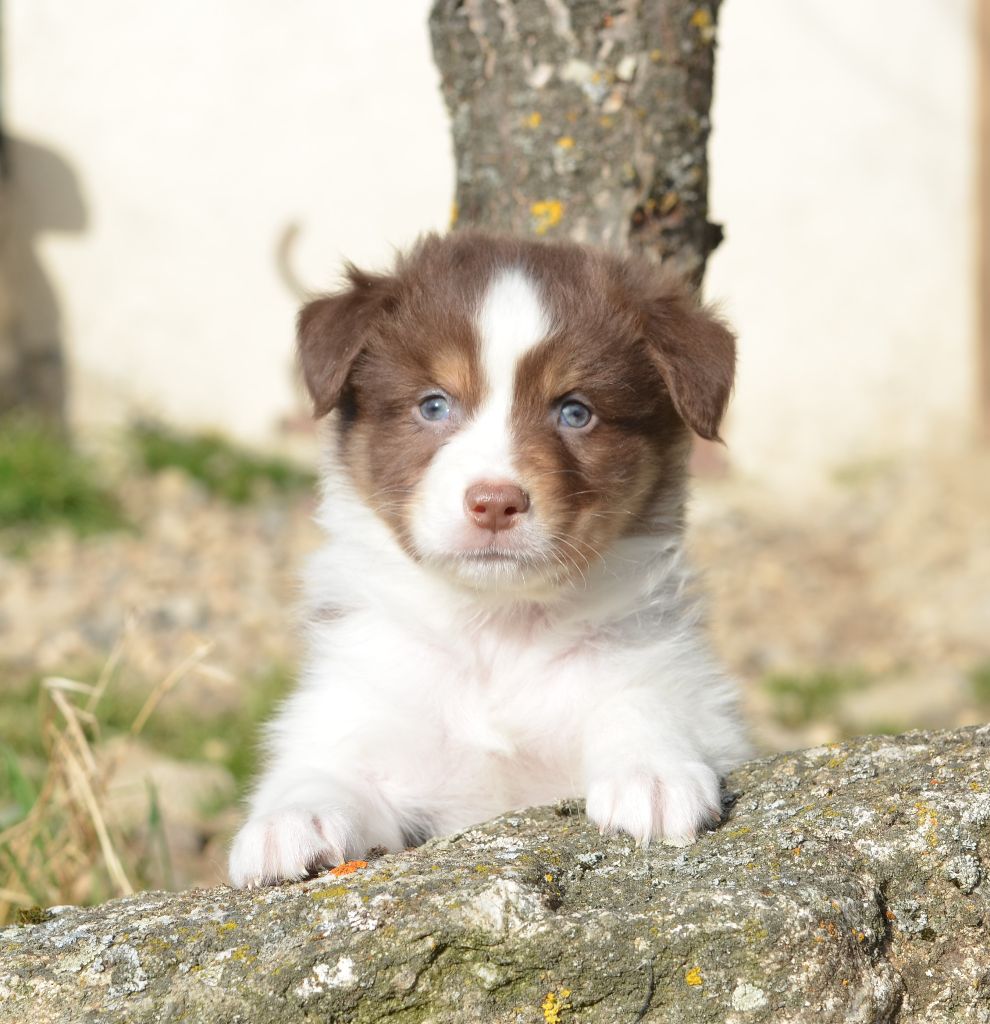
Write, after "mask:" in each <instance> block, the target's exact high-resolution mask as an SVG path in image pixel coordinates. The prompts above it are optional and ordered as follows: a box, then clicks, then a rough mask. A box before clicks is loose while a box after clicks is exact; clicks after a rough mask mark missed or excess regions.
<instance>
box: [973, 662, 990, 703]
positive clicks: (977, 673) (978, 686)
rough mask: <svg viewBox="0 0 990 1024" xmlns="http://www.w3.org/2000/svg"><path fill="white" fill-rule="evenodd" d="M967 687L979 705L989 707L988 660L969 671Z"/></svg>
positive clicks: (989, 674)
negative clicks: (968, 686)
mask: <svg viewBox="0 0 990 1024" xmlns="http://www.w3.org/2000/svg"><path fill="white" fill-rule="evenodd" d="M969 685H970V689H971V690H972V692H973V696H974V697H975V698H976V699H977V701H979V703H980V704H981V705H984V706H990V660H988V661H983V662H981V663H980V664H979V665H976V666H975V667H974V668H973V669H971V670H970V673H969Z"/></svg>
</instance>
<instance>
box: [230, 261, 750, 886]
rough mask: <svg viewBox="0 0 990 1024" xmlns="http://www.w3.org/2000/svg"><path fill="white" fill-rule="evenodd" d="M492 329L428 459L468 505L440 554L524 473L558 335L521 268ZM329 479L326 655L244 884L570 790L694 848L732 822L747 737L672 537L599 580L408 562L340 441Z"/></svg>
mask: <svg viewBox="0 0 990 1024" xmlns="http://www.w3.org/2000/svg"><path fill="white" fill-rule="evenodd" d="M480 324H481V327H482V334H483V338H484V340H485V345H484V363H485V368H486V374H487V376H488V385H489V397H488V401H487V404H486V407H485V408H484V409H483V410H482V411H481V413H480V414H479V415H478V417H477V418H476V420H475V421H474V423H473V424H471V425H470V426H468V427H466V428H465V429H463V430H462V432H461V433H459V434H458V435H457V436H455V437H454V438H453V439H452V440H451V441H450V442H449V443H448V444H447V445H445V446H444V447H443V448H442V449H441V452H440V454H439V455H438V456H437V458H436V459H435V460H434V464H433V466H432V467H431V468H430V470H429V471H428V473H427V474H426V478H425V480H424V487H423V489H422V490H421V492H420V500H421V502H422V503H424V506H423V508H422V509H421V511H422V512H424V513H425V512H426V511H427V509H426V505H425V503H426V502H427V501H429V500H431V495H435V494H437V492H438V491H442V492H443V494H442V495H441V499H442V501H446V502H448V505H449V503H450V502H451V501H452V500H453V499H452V498H451V495H455V496H456V498H457V504H456V515H455V514H454V513H453V512H451V513H450V517H449V518H448V520H446V525H445V526H444V525H441V526H439V527H437V529H436V532H435V533H430V532H429V531H428V530H426V529H425V527H423V526H422V524H420V528H419V532H418V533H417V536H416V543H417V545H419V546H420V547H421V549H423V550H424V551H426V552H430V551H433V550H435V549H437V548H441V547H443V545H449V544H450V543H451V540H450V538H451V536H452V535H453V534H456V532H457V530H458V529H460V527H461V519H462V518H464V512H463V509H462V505H461V503H462V500H463V498H462V495H463V491H464V487H465V486H466V485H467V484H469V483H471V482H472V480H475V479H479V478H481V477H483V476H485V475H486V474H490V473H503V472H504V473H505V474H506V475H507V478H508V479H513V477H512V475H511V474H512V473H513V472H514V467H513V466H512V461H511V452H509V450H508V448H507V446H506V438H507V436H508V430H507V428H508V415H509V409H510V405H511V388H512V377H513V374H514V371H515V366H516V365H517V363H518V360H519V357H520V355H521V354H522V353H524V352H525V351H527V350H528V348H529V347H531V346H532V345H534V344H536V343H538V342H539V340H540V339H541V338H542V337H543V336H545V334H546V333H547V330H548V322H547V316H546V313H545V312H544V310H543V309H542V307H541V305H540V302H539V298H538V296H537V295H536V292H535V289H534V288H533V286H532V285H531V284H530V283H529V282H527V281H526V279H525V278H523V277H522V275H520V274H514V273H510V274H505V275H503V276H502V277H501V278H499V279H498V280H497V281H496V284H495V286H494V287H493V288H492V289H491V290H490V292H489V294H488V296H487V299H486V301H485V303H484V305H483V307H482V310H481V313H480ZM331 450H333V446H331ZM472 474H477V475H475V476H472ZM523 483H524V482H523ZM325 485H326V491H325V498H324V501H323V504H322V506H321V511H320V513H319V519H320V522H321V524H322V525H323V526H324V527H325V529H326V530H327V532H328V534H329V540H328V541H327V543H326V545H325V546H324V548H323V549H322V550H321V551H319V552H318V553H317V554H316V555H315V556H314V557H313V559H312V562H311V564H310V566H309V572H308V577H307V581H308V588H307V591H308V593H307V600H308V604H309V606H310V618H311V622H312V625H311V632H310V637H309V656H308V659H307V662H306V666H305V669H304V672H303V674H302V679H301V681H300V686H299V688H298V690H297V691H296V693H295V694H294V695H293V696H292V697H291V698H290V699H289V700H288V701H287V703H286V704H285V706H284V707H283V708H282V710H281V712H280V714H279V715H278V717H277V719H276V720H275V722H274V723H273V725H272V727H271V730H270V733H269V748H270V763H269V765H268V768H267V770H266V773H265V775H264V777H263V778H262V780H261V783H260V785H259V786H258V788H257V790H256V791H255V793H254V795H253V797H252V799H251V805H250V815H249V818H248V821H247V823H246V824H245V826H244V827H243V829H242V830H241V832H240V833H239V835H238V836H237V838H236V840H235V842H234V846H233V849H232V851H231V857H230V875H231V879H232V881H233V882H234V884H235V885H241V886H243V885H253V884H260V883H273V882H280V881H283V880H286V879H294V878H301V877H303V876H304V875H305V874H306V873H307V872H308V871H310V870H311V869H313V868H318V867H320V866H325V865H327V864H331V863H335V862H339V861H340V860H342V859H345V858H354V857H360V856H361V855H362V854H364V853H365V852H366V851H367V850H368V849H369V848H371V847H374V846H385V847H387V848H388V849H393V850H394V849H397V848H401V847H402V845H403V844H404V843H406V842H407V841H409V840H410V839H413V838H422V837H424V836H426V835H434V834H443V833H446V832H450V831H453V830H456V829H459V828H463V827H466V826H469V825H471V824H474V823H477V822H480V821H483V820H485V819H486V818H488V817H491V816H493V815H495V814H498V813H501V812H504V811H507V810H510V809H514V808H522V807H526V806H529V805H533V804H542V803H547V802H550V801H554V800H557V799H560V798H562V797H570V796H575V795H586V796H587V798H588V804H587V809H588V815H589V817H590V818H591V819H592V820H593V821H595V822H596V823H597V824H598V825H599V826H600V827H601V828H602V830H603V831H605V830H622V831H625V832H628V833H629V834H630V835H632V836H633V837H634V838H635V839H636V840H637V841H639V842H642V843H647V842H649V841H651V840H656V839H666V840H669V841H673V842H685V841H690V839H691V838H693V837H694V835H695V834H696V833H697V831H698V829H699V828H700V827H701V826H702V825H703V824H704V823H705V822H706V821H707V820H710V819H712V818H714V817H716V816H717V813H718V808H719V783H718V776H719V774H720V773H723V772H725V771H726V770H728V769H729V768H731V767H732V766H733V765H735V764H736V763H738V762H739V761H740V760H741V759H742V757H744V756H745V753H746V743H745V740H744V738H743V734H742V730H741V728H740V726H739V724H738V721H737V719H736V714H735V703H734V693H733V688H732V686H731V685H730V683H729V681H728V680H727V678H726V677H725V675H724V674H723V672H722V671H721V669H720V668H719V666H718V665H717V663H716V662H715V660H714V659H713V658H712V656H711V654H710V652H709V650H708V647H707V645H706V643H705V641H704V639H703V635H702V631H701V629H700V622H699V606H698V602H697V600H696V597H695V596H694V594H693V589H692V585H691V574H690V572H689V570H688V568H687V567H686V565H685V562H684V558H683V554H682V550H681V545H680V540H679V538H678V537H677V536H676V535H675V534H670V535H668V536H661V537H657V536H650V537H646V538H634V539H628V540H623V541H621V542H619V543H618V544H617V545H615V546H614V547H613V548H612V549H611V550H610V551H609V552H607V553H606V557H605V558H604V559H602V560H601V561H599V562H598V563H596V564H593V565H592V566H591V568H590V569H589V571H588V573H587V574H586V578H585V580H584V583H583V584H581V583H579V584H577V585H574V586H567V587H564V588H559V587H558V588H553V587H551V588H549V589H547V590H546V591H542V592H541V591H529V592H527V593H526V595H525V596H520V595H519V594H517V593H515V592H513V590H512V589H511V588H509V589H507V590H506V589H503V590H499V589H495V588H487V589H478V588H472V587H471V586H465V585H463V582H459V581H458V580H456V579H453V578H451V576H450V574H449V573H448V574H444V573H443V572H437V571H436V570H435V568H431V566H430V564H429V562H428V561H427V563H425V564H420V563H418V562H417V561H415V560H413V559H412V558H410V557H409V556H408V555H407V554H406V553H405V552H404V551H403V550H402V548H401V547H400V545H399V543H398V542H397V540H396V539H395V537H394V536H393V534H392V533H391V532H390V530H389V529H388V528H387V527H386V526H385V524H384V523H383V522H382V521H381V520H380V519H379V518H378V517H377V516H376V515H375V513H373V512H372V511H371V510H370V509H369V508H368V507H367V506H366V505H365V504H364V503H363V502H362V501H361V500H360V499H359V498H358V496H357V495H356V494H355V492H354V490H353V488H352V486H351V484H350V482H349V479H348V477H347V475H346V473H345V472H344V471H343V470H342V469H341V468H340V466H339V465H338V464H337V463H336V462H335V461H334V459H333V456H331V462H330V464H329V465H328V467H327V471H326V477H325ZM458 489H459V490H458ZM441 507H443V506H437V508H441ZM437 508H431V509H430V511H433V512H436V511H437ZM448 512H450V508H449V507H448ZM438 514H439V513H438ZM445 531H446V532H445ZM510 532H515V528H514V530H513V531H510ZM533 542H534V543H535V541H533ZM431 545H432V546H433V547H431Z"/></svg>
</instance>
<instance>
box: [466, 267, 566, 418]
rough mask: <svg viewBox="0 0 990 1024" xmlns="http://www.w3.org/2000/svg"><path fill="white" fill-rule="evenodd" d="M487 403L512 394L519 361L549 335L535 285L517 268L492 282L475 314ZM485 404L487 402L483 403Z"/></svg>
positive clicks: (547, 324) (544, 312)
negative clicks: (498, 396) (487, 389)
mask: <svg viewBox="0 0 990 1024" xmlns="http://www.w3.org/2000/svg"><path fill="white" fill-rule="evenodd" d="M478 331H479V333H480V335H481V358H482V365H483V366H484V370H485V377H486V378H487V384H488V388H489V396H488V399H489V402H491V401H492V400H493V399H494V398H495V397H496V395H498V394H499V393H500V392H501V393H503V394H504V393H505V392H508V394H509V396H510V398H511V394H512V383H513V380H514V378H515V371H516V366H517V364H518V363H519V360H520V359H521V358H522V356H524V355H525V354H526V353H527V352H528V351H529V350H530V349H531V348H533V347H534V346H536V345H538V344H539V343H540V342H541V341H543V339H544V338H546V336H547V335H548V334H549V333H550V316H549V313H548V311H547V309H546V307H545V306H544V304H543V301H542V297H541V295H540V293H539V291H538V289H537V287H536V284H535V282H534V281H533V280H532V279H531V278H529V277H528V276H527V275H526V273H525V272H524V271H522V270H520V269H519V268H518V267H513V268H511V269H509V270H503V271H501V273H499V274H498V275H497V276H496V277H494V278H493V279H492V283H491V284H490V285H489V287H488V291H487V292H486V293H485V296H484V299H483V301H482V305H481V310H480V312H479V315H478ZM486 404H487V403H486Z"/></svg>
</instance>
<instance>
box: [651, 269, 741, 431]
mask: <svg viewBox="0 0 990 1024" xmlns="http://www.w3.org/2000/svg"><path fill="white" fill-rule="evenodd" d="M646 324H647V326H646V343H647V348H648V350H649V353H650V357H651V358H652V360H653V363H654V365H655V366H656V368H657V369H658V370H659V372H660V376H661V377H662V378H663V382H664V383H665V384H666V385H667V390H668V391H669V392H670V397H671V400H672V401H673V403H674V408H675V409H676V410H677V413H678V415H679V416H680V417H681V419H682V420H684V422H685V423H686V424H687V425H688V426H689V427H690V428H691V429H692V430H693V431H694V432H695V433H696V434H698V435H700V436H701V437H703V438H705V439H706V440H708V441H718V440H721V438H720V437H719V434H718V428H719V425H720V424H721V422H722V417H723V416H724V415H725V407H726V406H727V405H728V404H729V395H730V394H731V392H732V383H733V380H734V378H735V370H736V339H735V336H734V335H733V333H732V332H731V331H730V330H729V328H728V327H727V326H726V325H725V324H724V323H723V322H722V321H721V320H720V319H719V318H718V317H717V316H715V315H714V314H713V313H712V312H711V311H709V310H708V309H706V308H705V307H703V306H700V305H699V304H698V302H697V300H696V299H695V298H694V296H693V295H692V294H691V293H690V292H689V291H688V289H687V286H686V285H684V284H682V283H681V282H679V281H676V280H673V279H667V280H665V281H664V280H662V281H661V282H660V283H659V286H658V287H657V289H656V290H655V291H654V294H653V297H652V298H651V299H650V301H649V304H648V307H647V315H646Z"/></svg>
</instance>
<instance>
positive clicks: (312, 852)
mask: <svg viewBox="0 0 990 1024" xmlns="http://www.w3.org/2000/svg"><path fill="white" fill-rule="evenodd" d="M403 845H404V842H403V833H402V828H401V825H400V822H399V819H398V817H397V815H396V813H395V812H394V810H393V809H392V808H391V807H390V806H389V805H388V803H387V802H386V801H385V799H384V798H383V797H382V795H381V793H380V792H379V791H378V789H377V787H375V786H374V785H373V784H372V783H371V782H365V781H360V780H357V781H355V780H348V781H342V780H341V779H339V778H335V777H333V776H331V775H323V776H315V775H314V774H313V772H312V770H309V769H307V768H304V767H302V766H299V767H295V768H291V767H289V766H287V765H283V766H280V767H277V768H276V769H275V771H274V772H273V773H271V774H270V775H269V776H268V777H267V778H266V779H265V781H264V782H263V784H262V786H261V788H260V789H259V790H258V792H257V793H256V794H255V796H254V799H253V800H252V801H251V813H250V815H249V817H248V819H247V821H246V822H245V823H244V825H243V827H242V828H241V830H240V832H238V834H237V837H236V838H235V839H234V843H233V846H232V847H231V851H230V880H231V882H232V883H233V884H234V885H236V886H239V887H245V886H254V885H277V884H278V883H279V882H286V881H293V880H296V879H300V878H305V877H306V876H307V875H308V874H310V873H312V872H313V871H316V870H319V869H320V868H324V867H331V866H333V865H335V864H341V863H343V862H344V861H345V860H349V859H353V858H357V857H360V856H362V855H363V854H364V853H365V852H366V851H367V850H369V849H370V848H372V847H374V846H384V847H386V848H387V849H391V850H397V849H402V847H403Z"/></svg>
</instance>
